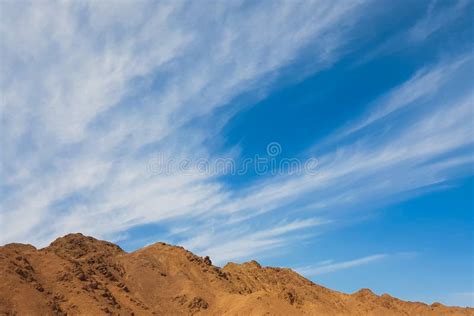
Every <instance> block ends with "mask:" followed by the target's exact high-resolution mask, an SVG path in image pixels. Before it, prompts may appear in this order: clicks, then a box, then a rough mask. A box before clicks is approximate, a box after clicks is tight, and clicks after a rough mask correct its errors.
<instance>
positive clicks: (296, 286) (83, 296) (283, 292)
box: [0, 234, 474, 315]
mask: <svg viewBox="0 0 474 316" xmlns="http://www.w3.org/2000/svg"><path fill="white" fill-rule="evenodd" d="M107 314H112V315H192V314H196V315H474V309H467V308H458V307H446V306H443V305H441V304H437V303H436V304H432V305H427V304H423V303H417V302H404V301H401V300H398V299H396V298H393V297H391V296H389V295H387V294H384V295H382V296H377V295H375V294H374V293H372V292H371V291H370V290H367V289H363V290H360V291H358V292H356V293H354V294H344V293H340V292H336V291H332V290H329V289H327V288H324V287H322V286H319V285H316V284H314V283H312V282H311V281H309V280H307V279H305V278H303V277H302V276H300V275H299V274H297V273H296V272H294V271H292V270H290V269H285V268H270V267H261V266H260V265H259V264H258V263H257V262H255V261H251V262H247V263H243V264H235V263H229V264H227V265H226V266H225V267H223V268H219V267H216V266H214V265H212V262H211V260H210V259H209V258H208V257H205V258H201V257H198V256H196V255H194V254H192V253H191V252H189V251H187V250H185V249H184V248H182V247H176V246H171V245H167V244H164V243H156V244H153V245H151V246H148V247H145V248H142V249H140V250H137V251H135V252H132V253H126V252H124V251H123V250H122V249H121V248H120V247H118V246H116V245H114V244H112V243H109V242H106V241H100V240H97V239H94V238H92V237H86V236H83V235H82V234H70V235H67V236H64V237H61V238H58V239H57V240H55V241H54V242H52V243H51V244H50V245H49V246H48V247H46V248H43V249H36V248H35V247H33V246H31V245H24V244H8V245H5V246H3V247H0V315H107Z"/></svg>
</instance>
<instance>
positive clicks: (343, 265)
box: [295, 254, 389, 277]
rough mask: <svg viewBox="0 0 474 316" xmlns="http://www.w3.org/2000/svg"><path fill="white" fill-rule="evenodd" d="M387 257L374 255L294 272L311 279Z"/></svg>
mask: <svg viewBox="0 0 474 316" xmlns="http://www.w3.org/2000/svg"><path fill="white" fill-rule="evenodd" d="M388 256H389V255H387V254H375V255H371V256H367V257H362V258H358V259H353V260H349V261H342V262H331V263H324V264H321V265H316V266H309V267H302V268H296V269H295V270H296V271H297V272H298V273H300V274H301V275H304V276H306V277H311V276H315V275H320V274H326V273H331V272H336V271H340V270H345V269H350V268H353V267H357V266H361V265H366V264H369V263H373V262H376V261H380V260H382V259H386V258H387V257H388Z"/></svg>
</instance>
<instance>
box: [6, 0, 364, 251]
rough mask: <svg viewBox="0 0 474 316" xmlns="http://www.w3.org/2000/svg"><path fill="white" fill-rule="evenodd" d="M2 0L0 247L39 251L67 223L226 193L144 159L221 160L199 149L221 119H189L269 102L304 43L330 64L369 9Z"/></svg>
mask: <svg viewBox="0 0 474 316" xmlns="http://www.w3.org/2000/svg"><path fill="white" fill-rule="evenodd" d="M1 6H2V10H0V11H1V13H0V14H1V19H0V20H1V21H0V36H1V37H2V41H1V44H0V45H1V46H0V51H1V54H2V56H1V57H2V72H1V75H0V84H1V85H0V89H1V95H2V99H1V105H0V107H1V108H0V109H1V113H2V117H1V120H2V121H1V122H2V123H1V124H2V137H1V146H2V153H1V161H2V191H1V192H2V197H5V198H4V199H3V201H2V205H1V207H2V211H1V215H0V216H1V217H0V230H1V231H2V234H1V236H0V242H1V243H4V242H8V241H23V242H32V243H36V244H39V245H44V244H45V243H47V242H48V241H50V240H51V239H52V238H54V237H55V236H56V235H58V234H62V233H66V232H69V231H71V230H79V231H83V232H85V233H89V234H93V235H96V236H98V237H101V236H107V235H110V234H115V233H119V232H121V231H123V230H126V229H128V228H130V227H133V226H136V225H141V224H147V223H152V222H156V221H160V220H165V219H169V218H172V217H178V216H187V217H189V218H190V219H192V218H193V217H195V216H197V215H198V214H200V213H203V212H205V211H207V210H210V209H211V210H212V209H213V208H215V205H217V204H221V203H223V201H224V200H225V199H226V198H227V196H228V195H229V192H228V191H227V190H226V189H224V188H223V185H222V184H221V183H220V182H218V181H217V180H216V179H215V178H214V177H212V176H206V175H204V176H203V175H201V174H189V175H182V174H172V175H167V176H159V177H157V176H153V175H151V174H150V172H149V170H148V169H147V166H148V163H149V160H150V158H151V157H152V156H153V154H155V153H156V152H160V153H161V154H163V155H165V156H166V157H173V158H175V159H180V158H187V159H193V158H208V159H214V158H215V157H216V155H217V154H216V153H215V150H214V148H211V147H209V146H208V145H204V144H206V142H209V141H210V140H212V139H215V137H216V133H217V131H218V129H219V126H220V125H221V124H222V123H219V122H218V121H217V120H216V119H213V120H212V124H211V125H210V126H211V128H210V129H205V128H201V127H199V126H198V125H197V124H194V123H193V122H194V120H196V119H202V118H204V117H206V115H210V114H212V113H213V111H215V110H216V109H217V108H220V107H223V106H225V105H227V104H228V103H229V102H230V101H231V100H232V98H234V97H236V96H238V95H239V94H241V93H244V92H252V91H255V92H256V93H259V95H260V96H262V95H263V94H262V92H264V91H261V87H262V86H268V85H269V84H270V83H271V82H272V80H273V79H274V78H276V77H277V76H278V72H279V71H280V69H281V68H283V67H285V66H287V65H289V64H291V63H292V62H293V61H294V60H295V59H296V58H297V57H298V56H299V55H300V54H301V53H302V52H303V51H305V49H309V48H310V49H311V50H312V51H313V52H312V58H314V60H313V62H312V63H313V64H315V65H317V67H324V66H326V65H328V64H329V63H330V62H332V61H333V60H334V59H336V58H337V56H338V54H339V53H340V52H338V48H339V46H340V45H343V44H345V40H344V34H343V33H344V31H343V30H344V28H343V26H344V25H346V26H347V25H350V24H352V23H355V22H356V21H357V20H358V17H359V16H360V12H359V10H361V7H360V3H359V2H351V3H344V4H342V3H341V4H338V5H334V4H333V3H332V2H331V1H314V2H312V1H307V2H304V4H303V3H301V2H292V1H288V2H281V3H278V4H276V3H270V2H268V3H260V4H254V5H251V6H248V5H243V4H242V3H241V2H239V1H236V2H233V3H225V4H224V3H215V2H209V3H208V5H203V4H202V3H199V4H198V3H189V2H172V3H165V2H160V3H156V2H154V1H139V2H129V1H119V2H114V4H111V3H107V4H106V5H105V4H104V3H102V2H97V1H90V2H80V3H76V2H53V3H48V4H46V3H44V2H22V3H15V2H2V4H1ZM283 22H284V23H283ZM316 38H317V41H315V39H316ZM314 43H316V44H314ZM316 69H317V68H314V69H313V70H316ZM233 112H234V113H235V110H234V111H233ZM225 119H226V118H225V117H220V118H219V120H221V121H225ZM196 125H197V126H196Z"/></svg>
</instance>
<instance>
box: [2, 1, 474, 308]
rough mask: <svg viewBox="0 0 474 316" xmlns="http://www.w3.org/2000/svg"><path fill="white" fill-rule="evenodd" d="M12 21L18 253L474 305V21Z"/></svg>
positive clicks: (153, 6) (158, 5)
mask: <svg viewBox="0 0 474 316" xmlns="http://www.w3.org/2000/svg"><path fill="white" fill-rule="evenodd" d="M0 5H1V10H0V15H1V18H0V34H1V35H0V38H1V41H0V53H1V64H0V65H1V72H0V89H1V99H0V101H1V103H0V106H1V114H2V115H1V126H0V132H1V134H0V141H1V147H0V149H1V152H0V154H1V160H0V161H1V179H2V180H1V183H0V197H1V201H2V203H1V209H0V232H1V233H0V243H1V244H4V243H8V242H13V241H15V242H27V243H32V244H34V245H36V246H38V247H42V246H45V245H47V244H48V243H49V242H50V241H51V240H53V239H54V238H55V237H57V236H58V235H63V234H66V233H69V232H76V231H79V232H83V233H85V234H89V235H93V236H95V237H98V238H104V239H108V240H111V241H115V242H117V243H118V244H119V245H121V246H122V247H123V248H124V249H126V250H128V251H133V250H134V249H137V248H139V247H142V246H144V245H147V244H150V243H153V242H156V241H165V242H169V243H173V244H180V245H183V246H185V247H186V248H188V249H190V250H192V251H194V252H195V253H197V254H199V255H210V256H211V258H212V259H213V261H214V263H216V264H219V265H223V264H225V263H226V262H228V261H236V262H242V261H246V260H250V259H257V260H258V261H260V262H261V263H262V264H264V265H278V266H288V267H292V268H294V269H296V270H297V271H299V272H300V273H302V274H303V275H305V276H306V277H308V278H310V279H311V280H313V281H315V282H316V283H319V284H322V285H325V286H328V287H330V288H333V289H336V290H340V291H345V292H352V291H355V290H357V289H359V288H364V287H368V288H371V289H373V290H374V291H375V292H376V293H378V294H382V293H390V294H392V295H394V296H397V297H400V298H402V299H407V300H421V301H424V302H428V303H431V302H433V301H440V302H443V303H446V304H450V305H473V300H474V271H473V269H474V251H473V250H474V249H473V244H474V243H473V241H474V240H473V239H474V238H473V231H474V230H473V228H474V223H473V209H474V200H473V199H474V198H473V195H474V182H473V181H474V178H473V173H474V169H473V162H474V161H473V160H474V156H473V154H474V152H473V151H474V146H473V145H474V144H473V143H474V133H473V132H474V131H473V127H472V126H473V121H474V113H473V111H474V109H473V104H472V103H473V91H474V90H473V78H472V74H473V70H474V69H473V68H474V57H473V55H472V49H473V41H472V39H473V35H474V28H473V22H472V21H473V19H472V14H471V12H473V11H472V10H473V9H474V8H473V3H472V2H471V1H454V0H453V1H397V2H395V1H342V2H338V3H335V2H333V1H324V0H321V1H273V2H270V1H266V2H261V3H255V2H247V1H229V2H217V3H215V2H210V1H209V2H206V1H199V2H189V1H188V2H179V1H169V2H168V1H163V2H156V1H151V2H148V1H136V2H135V1H134V2H132V1H124V2H120V1H119V2H114V3H112V2H108V1H91V2H88V1H81V2H66V3H63V2H50V3H48V4H46V3H45V2H27V1H24V2H13V1H3V2H2V3H1V4H0ZM269 144H271V146H273V147H271V146H270V145H269ZM275 146H276V147H275ZM270 148H273V149H276V151H275V152H273V151H269V150H270ZM256 158H259V159H263V160H264V161H266V162H267V164H266V167H267V169H266V170H264V171H263V172H262V171H261V170H260V171H259V170H256V169H255V168H253V167H254V166H255V161H256ZM170 161H172V162H173V164H172V165H173V167H172V168H168V167H169V165H170ZM222 161H225V162H226V163H227V162H230V163H231V164H232V167H229V165H226V167H225V168H223V169H222V170H220V169H219V168H213V166H214V167H215V166H216V165H218V164H219V162H222ZM248 161H250V166H251V167H250V168H248V169H246V170H245V171H246V172H235V170H240V169H241V168H243V166H247V167H248V166H249V165H247V162H248ZM282 161H293V162H297V163H299V165H298V166H299V167H301V166H305V167H304V168H299V169H297V170H293V172H289V170H283V168H281V166H282ZM200 162H204V163H205V164H206V166H211V167H210V168H208V169H206V170H203V169H201V168H200V167H199V166H200V165H199V163H200ZM309 162H312V164H311V165H310V164H308V163H309ZM164 164H166V165H167V166H168V167H167V169H166V172H163V166H164ZM306 166H311V168H309V169H308V168H306ZM233 167H234V168H235V169H233ZM217 169H219V170H217Z"/></svg>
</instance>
